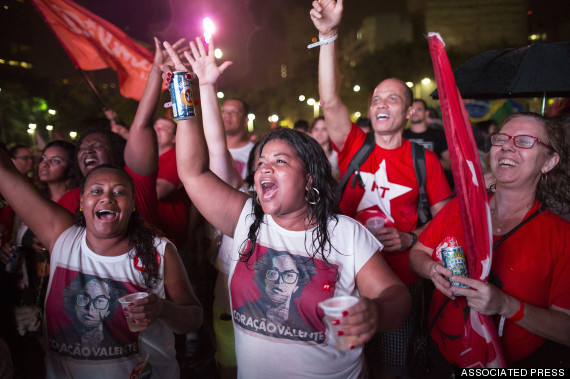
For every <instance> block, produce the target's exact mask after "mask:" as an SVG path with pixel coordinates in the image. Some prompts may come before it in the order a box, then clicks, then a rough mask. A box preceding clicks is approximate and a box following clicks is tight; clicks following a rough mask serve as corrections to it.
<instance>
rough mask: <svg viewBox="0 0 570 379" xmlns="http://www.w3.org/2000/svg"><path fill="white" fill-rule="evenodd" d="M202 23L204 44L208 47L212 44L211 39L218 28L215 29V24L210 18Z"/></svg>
mask: <svg viewBox="0 0 570 379" xmlns="http://www.w3.org/2000/svg"><path fill="white" fill-rule="evenodd" d="M202 23H203V24H204V42H205V44H206V46H207V45H208V44H209V43H210V39H211V38H212V34H214V31H215V30H216V28H215V27H214V23H213V22H212V20H210V18H209V17H206V18H205V19H204V20H203V21H202Z"/></svg>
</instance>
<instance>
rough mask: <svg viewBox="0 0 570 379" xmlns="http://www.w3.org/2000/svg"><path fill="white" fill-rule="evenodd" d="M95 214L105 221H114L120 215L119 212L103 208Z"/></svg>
mask: <svg viewBox="0 0 570 379" xmlns="http://www.w3.org/2000/svg"><path fill="white" fill-rule="evenodd" d="M95 215H96V216H97V218H98V219H100V220H104V221H113V220H114V219H115V218H117V216H118V215H119V213H118V212H115V211H110V210H108V209H102V210H100V211H97V212H95Z"/></svg>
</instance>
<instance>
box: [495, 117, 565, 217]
mask: <svg viewBox="0 0 570 379" xmlns="http://www.w3.org/2000/svg"><path fill="white" fill-rule="evenodd" d="M519 117H529V118H532V119H533V120H535V121H537V122H538V123H540V124H541V125H542V126H543V128H544V131H545V132H546V136H547V137H546V141H544V143H546V144H547V145H549V146H550V147H552V149H553V150H554V152H556V153H557V154H558V155H559V157H560V161H559V162H558V164H557V165H556V166H554V168H553V169H552V170H550V171H549V172H548V173H547V174H545V175H543V176H542V178H541V179H540V181H539V182H538V186H537V188H536V198H537V200H538V201H540V202H541V203H542V204H543V205H544V207H545V208H548V209H551V210H553V211H555V212H560V211H561V210H562V208H563V207H564V205H568V204H570V199H569V197H570V176H569V175H568V168H569V163H568V159H569V145H568V136H567V133H568V131H567V130H566V127H565V126H564V124H563V123H562V122H561V120H560V119H556V118H551V117H544V116H541V115H539V114H537V113H532V112H521V113H514V114H512V115H510V116H508V117H507V118H506V119H505V120H504V121H503V124H502V125H501V129H502V128H503V126H504V125H505V124H506V123H507V122H509V121H511V120H513V119H515V118H519ZM545 151H546V153H547V154H548V155H552V154H554V152H553V151H551V150H549V149H545Z"/></svg>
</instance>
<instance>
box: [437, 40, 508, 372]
mask: <svg viewBox="0 0 570 379" xmlns="http://www.w3.org/2000/svg"><path fill="white" fill-rule="evenodd" d="M428 40H429V48H430V54H431V59H432V62H433V68H434V71H435V80H436V82H437V91H438V93H439V102H440V106H441V111H442V117H443V125H444V128H445V135H446V138H447V146H448V147H449V156H450V159H451V168H452V170H453V178H454V180H455V190H456V193H457V199H458V202H459V209H460V212H461V221H462V223H463V230H464V233H465V244H466V249H465V255H466V257H467V266H468V268H469V276H470V277H471V278H474V279H479V280H482V281H486V280H487V279H488V277H489V272H490V270H491V261H492V251H491V244H490V241H492V231H491V213H490V210H489V205H488V199H487V189H486V188H485V180H484V179H483V169H482V168H481V162H480V160H479V153H478V152H477V145H476V144H475V139H474V138H473V131H472V130H471V124H470V123H469V116H468V115H467V111H466V110H465V105H464V104H463V99H462V98H461V94H460V93H459V90H458V89H457V86H456V84H455V78H454V77H453V71H452V70H451V65H450V64H449V60H448V58H447V53H446V52H445V44H444V42H443V40H442V39H441V36H440V35H439V34H437V33H429V35H428ZM465 336H466V338H465V339H464V340H465V341H466V343H465V344H464V348H465V350H464V351H463V352H462V353H461V367H506V362H505V358H504V356H503V351H502V347H501V343H500V341H499V337H498V335H497V329H496V327H495V325H494V323H493V320H492V319H491V317H490V316H486V315H483V314H480V313H479V312H476V311H474V310H471V311H470V313H469V319H468V321H467V324H466V330H465Z"/></svg>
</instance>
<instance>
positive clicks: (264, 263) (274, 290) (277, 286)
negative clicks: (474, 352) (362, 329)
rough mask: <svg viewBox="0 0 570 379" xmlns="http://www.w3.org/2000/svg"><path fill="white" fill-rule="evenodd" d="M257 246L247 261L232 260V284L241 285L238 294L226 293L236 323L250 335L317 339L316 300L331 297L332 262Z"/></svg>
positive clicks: (319, 324) (319, 336)
mask: <svg viewBox="0 0 570 379" xmlns="http://www.w3.org/2000/svg"><path fill="white" fill-rule="evenodd" d="M258 245H259V244H258ZM258 245H256V249H255V252H256V253H259V254H256V253H254V255H253V256H252V257H251V258H250V262H253V263H249V262H248V264H247V267H246V264H241V263H240V264H238V265H237V266H236V271H235V272H234V276H233V278H232V286H234V285H240V286H246V287H242V289H241V293H245V295H244V296H234V295H232V304H233V309H234V320H235V322H236V324H237V325H238V326H239V327H242V328H243V329H245V330H246V331H248V332H250V333H252V334H261V335H264V336H270V337H274V338H281V339H289V340H298V341H312V342H316V343H322V342H323V341H324V334H323V332H324V330H325V327H324V325H323V323H322V316H323V314H322V311H321V310H320V308H319V307H318V306H317V304H318V302H319V301H322V300H324V299H327V298H329V297H332V296H333V294H334V282H335V278H336V273H337V271H336V267H335V266H333V265H330V264H328V265H327V264H326V263H325V262H323V261H321V260H318V259H310V258H309V257H307V256H306V255H305V256H302V255H295V254H291V253H289V252H287V251H278V250H274V249H272V248H266V247H263V246H258ZM254 257H258V258H257V259H254ZM238 283H239V284H238Z"/></svg>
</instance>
